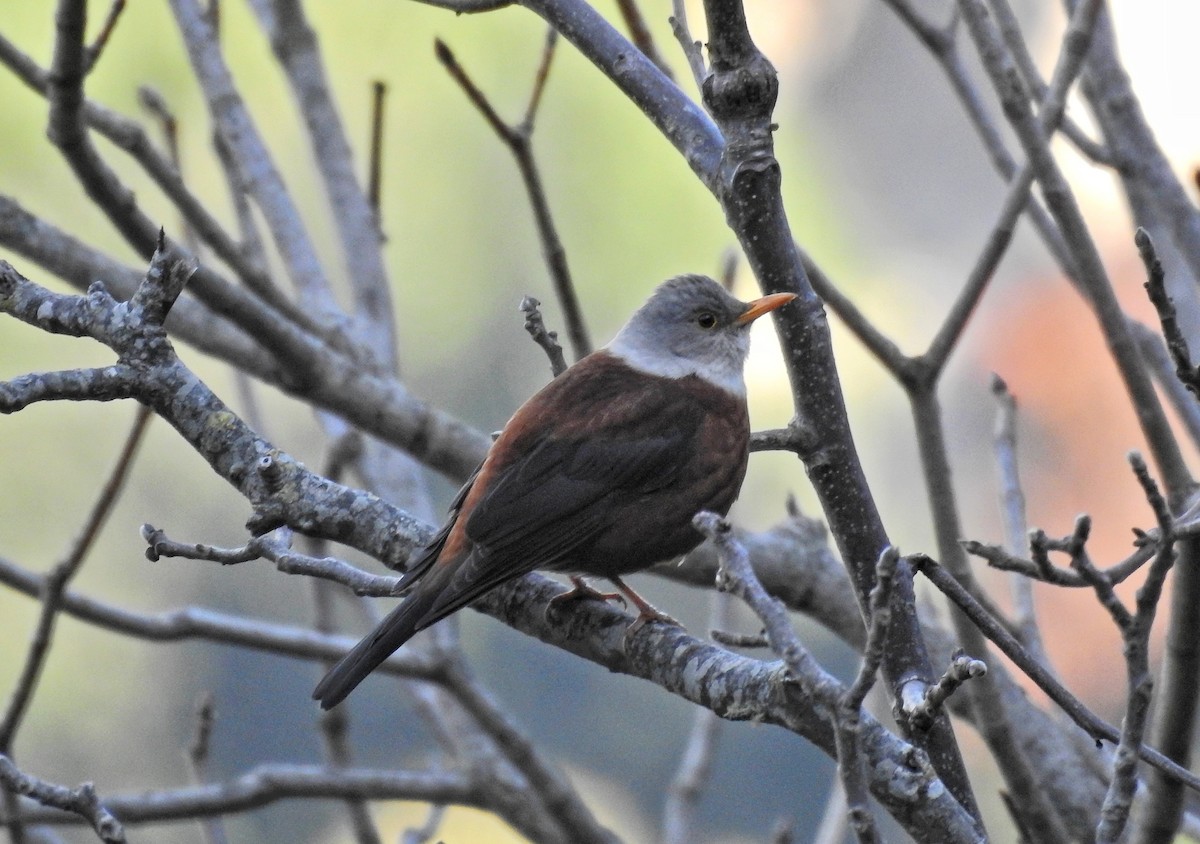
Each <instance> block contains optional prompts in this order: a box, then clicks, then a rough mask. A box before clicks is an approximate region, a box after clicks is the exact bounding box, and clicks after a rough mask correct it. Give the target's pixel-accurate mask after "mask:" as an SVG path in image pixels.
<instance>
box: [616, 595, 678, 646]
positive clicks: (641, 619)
mask: <svg viewBox="0 0 1200 844" xmlns="http://www.w3.org/2000/svg"><path fill="white" fill-rule="evenodd" d="M655 623H657V624H669V625H671V626H672V627H683V625H682V624H680V623H679V622H678V621H676V620H675V619H673V618H671V616H669V615H667V614H666V613H665V612H663V611H662V610H660V609H657V608H655V607H653V606H651V605H650V604H646V605H645V606H644V607H642V608H641V609H640V610H639V612H638V617H637V618H635V619H634V620H633V624H631V625H629V626H628V627H626V628H625V636H624V638H625V640H626V641H628V640H629V637H630V636H632V635H634V634H635V633H637V632H638V631H639V630H641V629H642V627H643V626H644V625H646V624H655Z"/></svg>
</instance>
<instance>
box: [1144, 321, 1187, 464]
mask: <svg viewBox="0 0 1200 844" xmlns="http://www.w3.org/2000/svg"><path fill="white" fill-rule="evenodd" d="M1130 327H1131V328H1132V329H1133V336H1134V337H1135V338H1136V339H1137V344H1138V349H1139V350H1140V351H1141V353H1142V357H1143V358H1144V359H1145V361H1146V366H1148V367H1149V368H1150V374H1151V375H1153V376H1154V380H1155V381H1157V382H1158V386H1159V389H1161V390H1162V391H1163V392H1164V393H1166V395H1167V399H1168V401H1170V402H1171V407H1172V408H1174V410H1175V415H1176V416H1178V417H1179V419H1180V421H1182V422H1183V424H1184V426H1185V427H1186V428H1187V432H1188V436H1189V437H1190V438H1191V440H1192V445H1193V447H1195V448H1200V403H1197V401H1196V397H1195V396H1194V395H1193V394H1192V393H1191V391H1190V390H1188V388H1187V387H1186V386H1185V385H1184V383H1183V382H1182V381H1180V380H1179V375H1178V374H1177V373H1176V371H1175V363H1174V361H1172V360H1171V354H1170V352H1169V351H1168V350H1167V347H1166V343H1165V342H1164V340H1163V338H1162V335H1160V334H1159V333H1158V332H1157V331H1155V330H1154V329H1152V328H1151V327H1150V326H1148V325H1146V324H1145V323H1142V322H1138V321H1136V320H1133V321H1132V322H1131V323H1130Z"/></svg>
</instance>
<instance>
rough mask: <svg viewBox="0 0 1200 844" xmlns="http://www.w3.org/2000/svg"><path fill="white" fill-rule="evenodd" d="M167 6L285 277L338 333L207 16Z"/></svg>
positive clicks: (328, 297) (196, 9) (308, 249)
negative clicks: (254, 203) (268, 235)
mask: <svg viewBox="0 0 1200 844" xmlns="http://www.w3.org/2000/svg"><path fill="white" fill-rule="evenodd" d="M171 7H172V10H173V11H174V13H175V20H176V23H177V25H178V26H179V31H180V33H181V34H182V35H183V41H184V44H185V46H186V47H187V51H188V57H189V58H190V60H191V63H192V69H193V72H194V73H195V76H196V79H197V80H198V81H199V83H200V87H201V89H202V90H203V92H204V95H205V98H206V100H207V103H208V109H209V112H210V115H211V117H212V120H213V123H214V124H216V127H217V131H218V132H220V133H221V136H222V138H223V139H224V140H225V142H226V143H227V144H228V147H229V152H230V154H231V155H232V157H233V159H234V160H235V161H236V162H237V166H238V170H239V172H240V173H241V174H242V176H243V177H244V178H245V180H246V185H247V189H248V190H249V192H250V194H251V196H253V197H254V199H255V202H256V203H257V205H258V207H259V210H260V211H262V215H263V220H264V221H265V222H266V224H267V228H268V230H269V231H270V232H271V237H272V238H273V239H274V241H275V245H276V247H277V250H278V254H279V255H280V257H281V258H282V260H283V264H284V267H285V269H286V270H287V273H288V276H289V278H291V280H292V283H293V284H295V286H296V289H297V290H298V291H299V293H300V295H301V296H302V297H303V298H304V300H305V303H306V306H307V308H308V310H309V312H310V313H313V314H316V315H317V319H318V322H319V323H320V324H322V325H324V326H328V327H329V330H330V331H331V333H332V334H333V335H334V336H337V335H339V334H341V328H340V326H339V322H340V320H341V311H340V309H339V308H338V306H337V303H336V302H335V301H334V299H333V294H332V291H331V290H330V287H329V283H328V280H327V278H326V277H325V273H324V270H323V269H322V267H321V263H320V260H319V259H318V257H317V253H316V249H315V247H314V246H313V243H312V240H311V238H310V237H309V235H308V231H307V229H306V227H305V225H304V222H303V220H302V219H301V216H300V212H299V209H298V208H297V207H296V205H295V202H294V201H293V200H292V197H291V195H290V194H289V192H288V190H287V187H286V185H285V184H284V182H283V178H282V176H281V175H280V173H279V171H278V169H277V168H276V167H275V164H274V161H273V159H272V158H271V155H270V153H269V152H268V151H267V148H266V144H265V143H264V142H263V140H262V136H261V135H260V134H259V132H258V128H257V127H256V126H255V124H254V121H253V119H252V118H251V116H250V112H249V109H247V107H246V104H245V102H244V101H243V100H242V97H241V94H240V93H239V92H238V90H237V87H236V86H235V85H234V82H233V77H232V74H231V73H230V71H229V68H228V66H227V65H226V64H225V60H224V58H223V57H222V55H221V50H220V46H219V43H218V41H217V38H216V34H215V32H214V30H213V28H212V26H211V24H210V23H209V19H208V16H207V15H205V14H204V12H203V10H202V9H201V7H200V4H199V2H198V0H172V3H171ZM318 159H319V156H318ZM334 216H335V217H336V216H338V215H334ZM368 222H369V220H368Z"/></svg>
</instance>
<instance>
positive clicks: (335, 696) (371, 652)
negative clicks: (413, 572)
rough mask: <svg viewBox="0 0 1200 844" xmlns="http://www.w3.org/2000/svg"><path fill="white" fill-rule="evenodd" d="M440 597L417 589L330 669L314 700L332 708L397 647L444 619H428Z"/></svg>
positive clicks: (314, 693) (433, 591)
mask: <svg viewBox="0 0 1200 844" xmlns="http://www.w3.org/2000/svg"><path fill="white" fill-rule="evenodd" d="M432 585H433V584H422V586H432ZM437 597H438V596H437V590H436V589H429V588H420V587H418V588H417V589H416V591H415V592H413V594H411V595H409V596H408V598H407V599H405V601H404V603H402V604H400V606H398V607H396V608H395V609H394V610H392V611H391V612H390V613H388V616H387V618H385V619H384V620H383V621H381V622H380V623H379V626H378V627H376V628H375V629H374V630H372V631H371V632H370V633H369V634H368V635H367V636H366V637H365V638H364V639H363V640H362V641H361V642H359V643H358V644H357V645H355V646H354V650H352V651H350V652H349V653H348V654H346V655H345V656H344V657H342V658H341V660H339V661H338V664H337V665H335V666H333V668H331V669H329V673H328V674H326V675H325V676H324V677H323V678H322V679H321V682H320V683H318V684H317V687H316V689H314V690H313V699H314V700H319V701H320V702H321V708H322V709H332V708H333V707H335V706H337V705H338V704H339V703H341V702H342V701H343V700H344V699H345V697H346V695H348V694H350V692H352V691H353V690H354V687H355V686H357V685H358V684H359V683H361V682H362V681H363V680H364V679H365V678H366V676H367V675H368V674H370V673H371V672H372V671H374V670H375V669H376V668H377V667H378V666H379V664H380V663H381V662H383V661H384V660H385V659H387V658H388V657H389V656H391V655H392V653H394V652H395V650H396V649H397V648H399V647H400V646H401V645H403V644H404V643H405V642H407V641H408V640H409V639H411V638H412V637H413V636H414V635H416V634H417V633H418V632H420V631H421V630H424V629H425V628H426V627H428V626H429V625H431V624H433V623H434V622H435V621H437V620H438V618H440V617H441V616H437V617H433V618H430V617H429V615H430V613H429V610H430V609H431V608H432V606H433V605H434V604H435V603H436V601H437ZM443 615H444V614H443Z"/></svg>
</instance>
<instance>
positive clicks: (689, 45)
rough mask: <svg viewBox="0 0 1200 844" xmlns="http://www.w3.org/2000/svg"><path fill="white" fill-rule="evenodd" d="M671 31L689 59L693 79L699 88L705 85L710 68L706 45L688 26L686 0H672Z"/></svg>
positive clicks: (685, 56)
mask: <svg viewBox="0 0 1200 844" xmlns="http://www.w3.org/2000/svg"><path fill="white" fill-rule="evenodd" d="M670 23H671V33H672V34H673V35H674V36H675V40H676V41H678V42H679V47H680V49H681V50H683V56H684V58H686V59H687V63H688V68H690V69H691V71H692V80H693V81H694V82H695V83H696V87H697V88H701V87H703V85H704V79H705V77H707V76H708V68H707V67H706V66H705V64H704V45H703V44H701V43H700V42H699V41H697V40H696V39H695V38H693V37H692V31H691V29H690V28H689V27H688V20H687V4H686V3H685V2H684V0H671V20H670Z"/></svg>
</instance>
